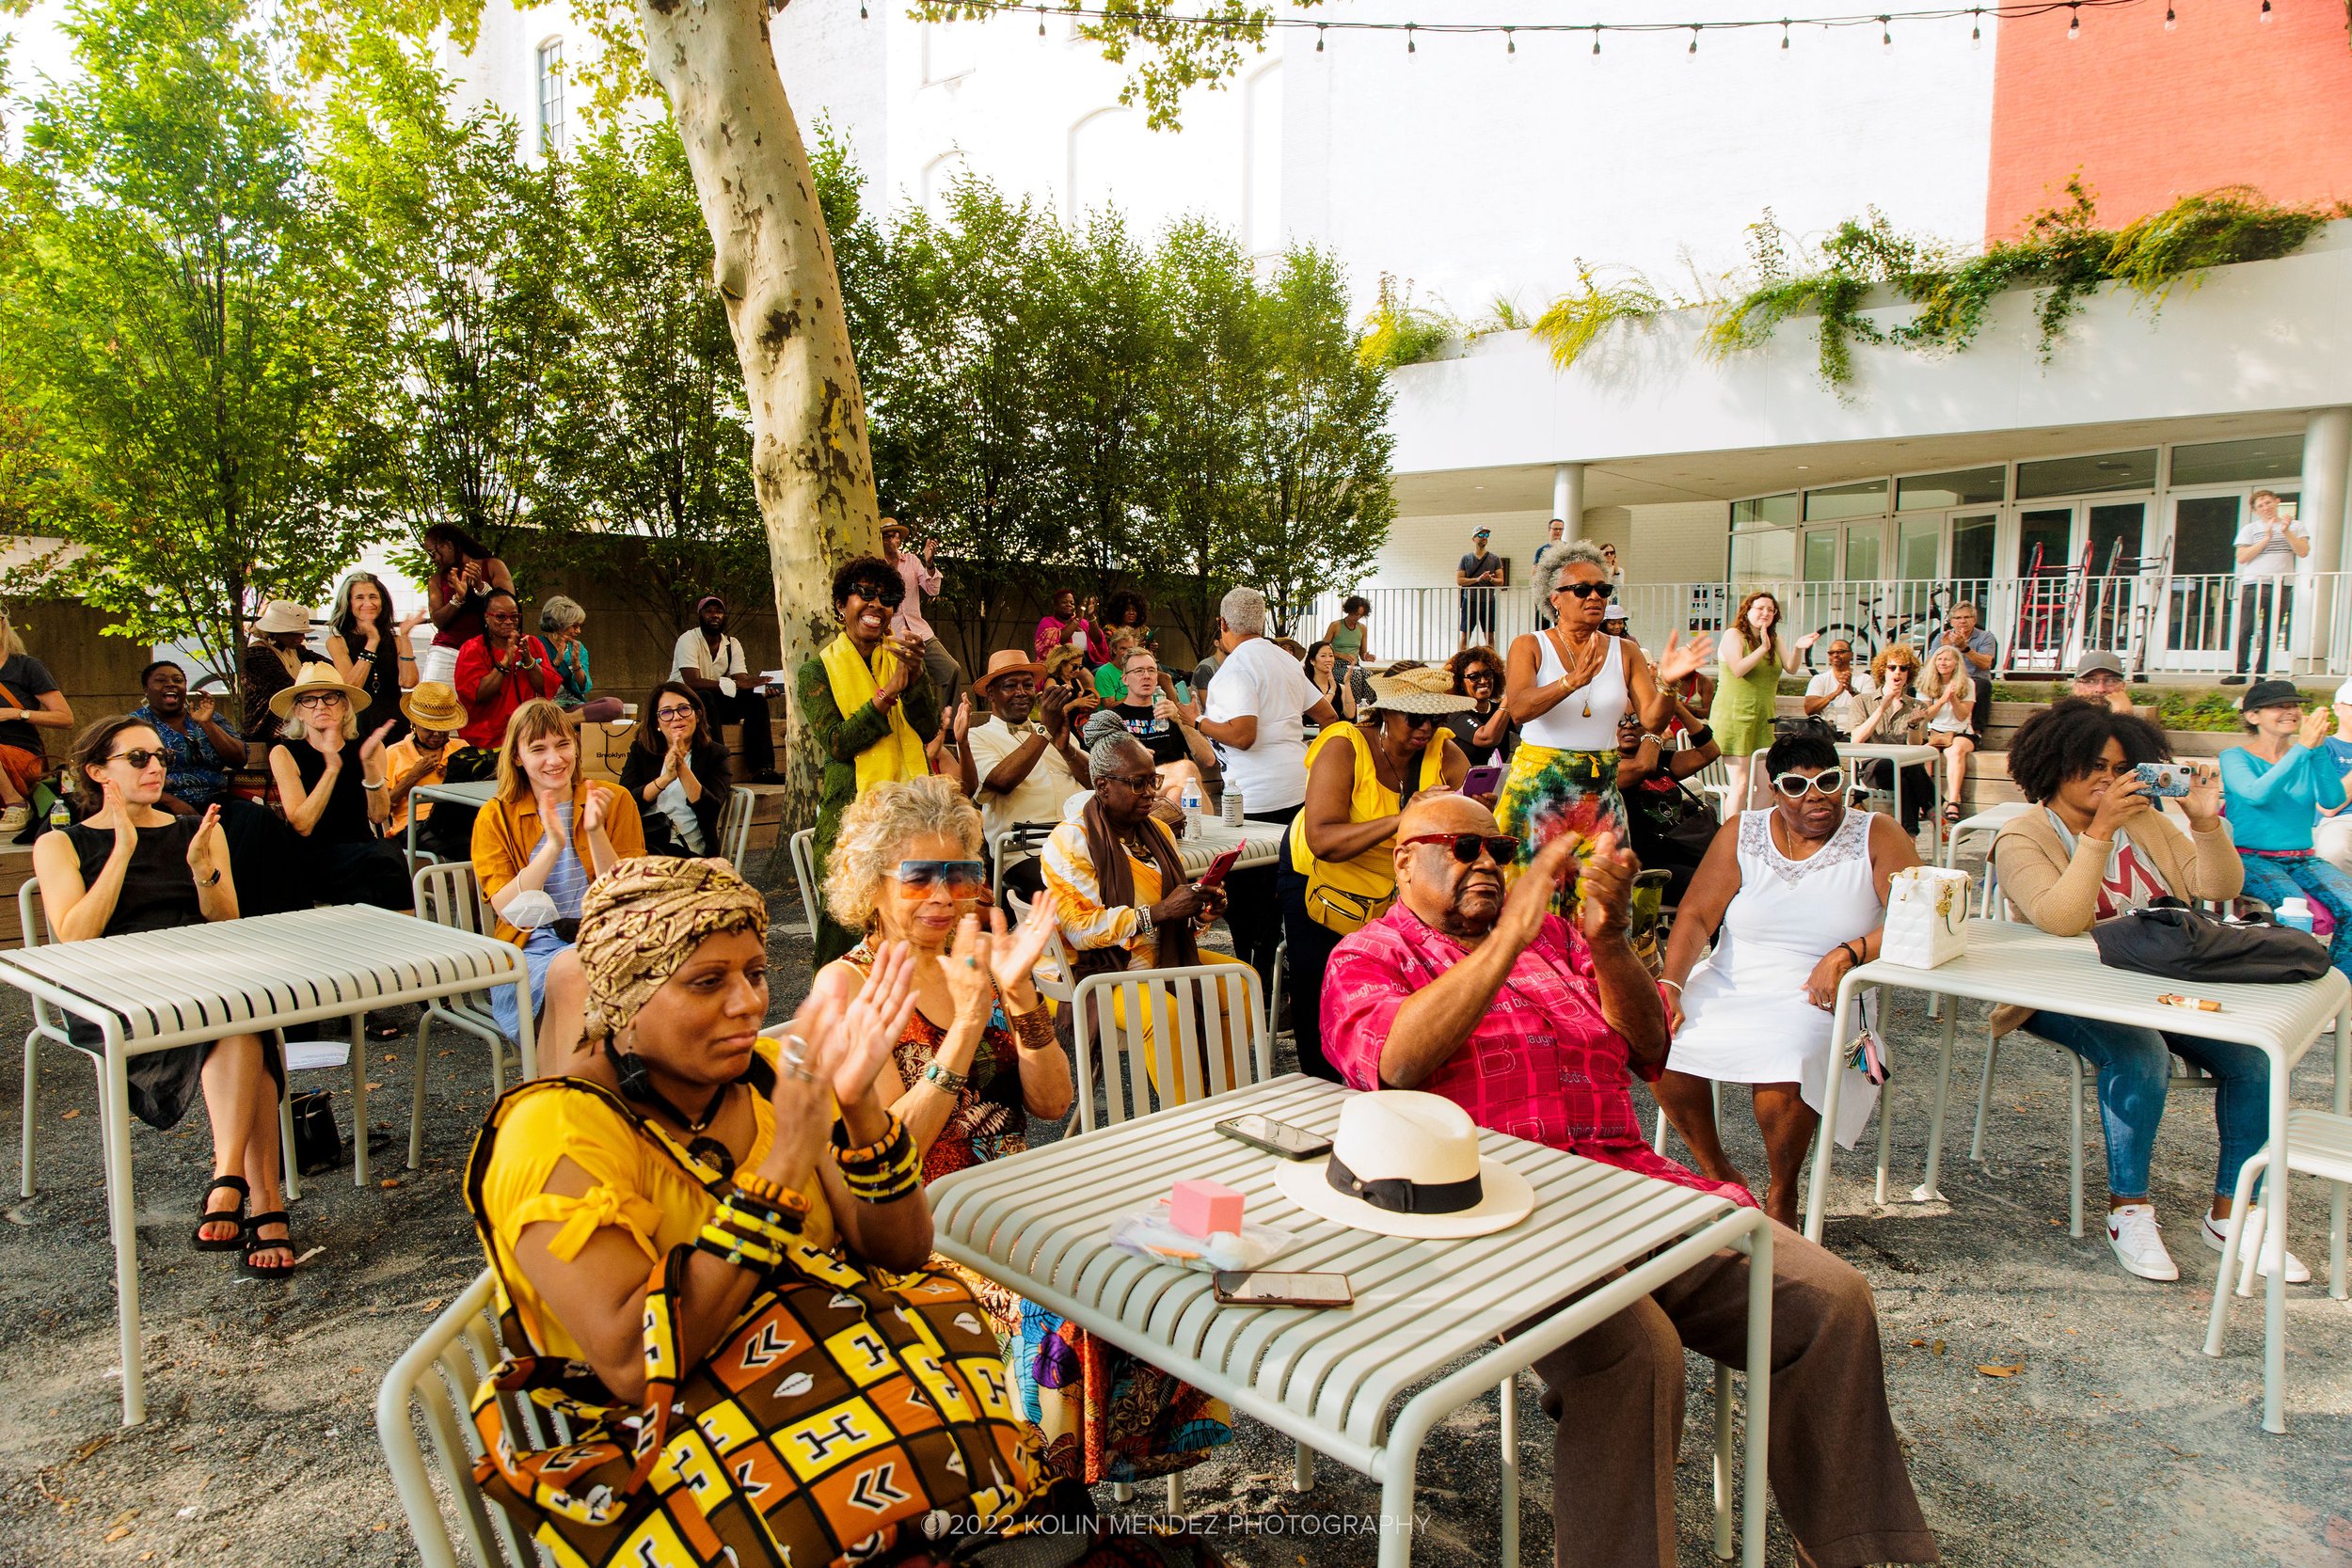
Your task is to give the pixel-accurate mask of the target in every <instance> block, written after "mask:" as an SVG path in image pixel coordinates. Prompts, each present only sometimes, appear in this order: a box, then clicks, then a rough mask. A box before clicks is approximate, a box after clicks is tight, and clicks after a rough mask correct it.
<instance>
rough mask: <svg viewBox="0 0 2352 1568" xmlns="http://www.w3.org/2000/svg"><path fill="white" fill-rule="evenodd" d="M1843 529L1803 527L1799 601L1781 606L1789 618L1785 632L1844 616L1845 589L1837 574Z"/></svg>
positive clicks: (1798, 631) (1800, 630)
mask: <svg viewBox="0 0 2352 1568" xmlns="http://www.w3.org/2000/svg"><path fill="white" fill-rule="evenodd" d="M1844 535H1845V531H1844V530H1843V529H1840V528H1836V527H1831V528H1809V529H1806V530H1805V531H1804V544H1803V546H1802V548H1801V551H1800V555H1801V557H1802V560H1801V562H1800V564H1801V565H1802V566H1803V568H1804V582H1803V583H1802V584H1800V585H1799V587H1798V590H1797V592H1798V595H1799V597H1798V602H1797V603H1795V604H1788V605H1783V606H1781V607H1780V609H1781V613H1782V615H1784V616H1785V617H1787V619H1788V635H1789V636H1791V637H1803V636H1804V634H1805V633H1806V632H1808V631H1811V630H1813V629H1814V628H1815V627H1817V626H1828V625H1831V624H1832V623H1834V622H1839V621H1844V620H1847V619H1848V618H1849V617H1848V616H1847V614H1846V611H1845V609H1844V601H1845V591H1844V588H1843V586H1842V585H1841V582H1840V580H1839V578H1838V572H1837V569H1838V566H1839V564H1840V561H1839V558H1840V555H1841V552H1842V550H1843V547H1844V543H1845V539H1844Z"/></svg>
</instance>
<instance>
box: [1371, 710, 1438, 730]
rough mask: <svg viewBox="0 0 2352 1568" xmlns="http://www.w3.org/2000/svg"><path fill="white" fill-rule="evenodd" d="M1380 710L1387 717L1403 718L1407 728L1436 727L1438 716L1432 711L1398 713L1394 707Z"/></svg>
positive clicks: (1430, 728)
mask: <svg viewBox="0 0 2352 1568" xmlns="http://www.w3.org/2000/svg"><path fill="white" fill-rule="evenodd" d="M1380 711H1381V712H1382V713H1383V714H1384V715H1386V716H1388V717H1391V718H1395V719H1400V720H1403V721H1404V723H1405V727H1406V729H1408V730H1434V729H1436V728H1437V727H1438V716H1437V715H1436V714H1434V713H1399V712H1397V710H1396V709H1394V708H1383V709H1381V710H1380Z"/></svg>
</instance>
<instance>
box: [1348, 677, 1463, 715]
mask: <svg viewBox="0 0 2352 1568" xmlns="http://www.w3.org/2000/svg"><path fill="white" fill-rule="evenodd" d="M1370 680H1371V683H1372V702H1371V703H1370V704H1369V705H1370V706H1372V707H1374V708H1377V709H1379V710H1381V711H1382V712H1386V713H1468V712H1469V711H1470V709H1472V708H1474V707H1476V706H1477V705H1478V704H1477V703H1476V702H1475V701H1473V700H1472V699H1470V698H1469V697H1462V696H1457V695H1455V694H1454V676H1453V674H1452V673H1451V672H1449V671H1447V670H1445V669H1444V668H1442V667H1438V666H1431V665H1422V666H1421V667H1420V668H1418V669H1413V670H1398V671H1395V672H1393V673H1390V674H1386V675H1374V676H1371V677H1370Z"/></svg>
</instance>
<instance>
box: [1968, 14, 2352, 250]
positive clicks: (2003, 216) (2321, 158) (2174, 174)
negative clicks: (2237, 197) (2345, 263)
mask: <svg viewBox="0 0 2352 1568" xmlns="http://www.w3.org/2000/svg"><path fill="white" fill-rule="evenodd" d="M2271 8H2272V10H2271V19H2270V21H2269V22H2267V23H2264V22H2262V21H2261V20H2260V15H2261V9H2262V0H2174V10H2175V12H2176V15H2177V17H2178V23H2177V25H2176V26H2175V27H2174V29H2173V30H2172V31H2170V32H2167V31H2165V26H2164V12H2165V0H2144V3H2143V4H2140V5H2137V6H2122V7H2116V8H2112V9H2092V8H2084V9H2083V10H2082V11H2080V12H2079V13H2075V14H2078V15H2079V16H2080V18H2081V21H2082V36H2081V37H2080V38H2079V39H2076V40H2073V41H2071V42H2070V41H2069V40H2068V39H2067V37H2066V24H2067V18H2068V15H2069V13H2068V12H2067V11H2065V10H2059V11H2056V12H2053V13H2051V14H2049V15H2047V16H2039V17H2031V18H2020V19H2016V20H2012V21H2007V22H2003V23H2002V24H2001V25H2000V34H1999V45H1998V47H1999V55H1998V58H1997V61H1996V64H1995V68H1994V90H1993V152H1992V167H1991V170H1990V174H1991V178H1990V180H1989V182H1988V191H1987V196H1986V202H1985V222H1984V228H1985V237H1986V238H1987V240H1997V239H2002V238H2006V237H2008V236H2009V235H2010V234H2011V233H2013V232H2014V231H2015V230H2016V229H2017V226H2018V224H2019V222H2020V221H2021V220H2022V219H2024V218H2025V217H2026V216H2027V215H2029V214H2032V213H2034V212H2037V211H2039V210H2041V209H2042V208H2043V207H2047V206H2050V205H2053V204H2054V203H2056V202H2057V201H2058V200H2060V199H2062V198H2061V197H2060V196H2059V190H2060V187H2061V186H2062V185H2063V184H2064V183H2065V182H2066V180H2067V178H2068V176H2070V175H2072V174H2073V173H2074V171H2075V170H2076V169H2077V168H2079V169H2081V170H2082V173H2083V176H2084V179H2085V181H2086V182H2087V183H2088V184H2089V186H2090V190H2091V192H2092V194H2093V195H2094V196H2096V197H2097V198H2098V202H2099V215H2100V218H2101V220H2102V221H2103V222H2105V223H2106V224H2108V225H2116V224H2121V223H2124V222H2127V221H2129V220H2130V219H2132V218H2135V217H2137V216H2139V215H2141V214H2145V213H2149V212H2153V211H2155V210H2157V209H2159V208H2162V207H2166V206H2169V205H2170V204H2171V202H2172V201H2173V200H2174V199H2175V198H2179V197H2181V196H2185V195H2187V194H2189V193H2190V192H2194V191H2201V190H2208V189H2211V188H2212V187H2214V186H2216V185H2232V184H2242V185H2252V186H2254V187H2256V188H2257V189H2259V190H2261V191H2262V193H2263V194H2264V195H2265V196H2267V197H2268V198H2271V199H2272V200H2274V201H2284V202H2304V201H2322V200H2339V199H2344V198H2352V48H2348V47H2347V46H2346V39H2345V31H2344V25H2345V24H2344V5H2343V3H2342V0H2271Z"/></svg>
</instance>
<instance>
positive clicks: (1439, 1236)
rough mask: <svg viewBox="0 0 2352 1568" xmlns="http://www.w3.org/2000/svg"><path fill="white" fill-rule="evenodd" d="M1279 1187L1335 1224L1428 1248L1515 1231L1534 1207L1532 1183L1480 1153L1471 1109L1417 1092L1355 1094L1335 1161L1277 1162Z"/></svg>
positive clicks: (1343, 1118) (1343, 1117) (1344, 1112)
mask: <svg viewBox="0 0 2352 1568" xmlns="http://www.w3.org/2000/svg"><path fill="white" fill-rule="evenodd" d="M1274 1184H1275V1186H1277V1187H1278V1188H1279V1189H1280V1190H1281V1194H1282V1196H1284V1197H1286V1198H1289V1199H1290V1200H1291V1201H1292V1202H1293V1203H1295V1204H1297V1205H1298V1206H1299V1207H1300V1208H1301V1209H1304V1210H1306V1211H1307V1212H1310V1213H1312V1214H1319V1215H1321V1216H1322V1217H1323V1218H1325V1219H1327V1220H1334V1221H1337V1222H1338V1223H1339V1224H1341V1225H1344V1226H1350V1227H1354V1228H1355V1229H1358V1230H1371V1231H1376V1232H1377V1233H1379V1234H1380V1235H1383V1236H1412V1237H1418V1238H1421V1239H1422V1240H1426V1241H1447V1240H1453V1239H1456V1238H1459V1237H1464V1236H1484V1235H1486V1234H1488V1233H1490V1232H1492V1231H1496V1230H1503V1229H1507V1228H1509V1227H1512V1226H1515V1225H1517V1224H1518V1223H1519V1221H1521V1220H1523V1219H1525V1218H1526V1217H1527V1216H1528V1214H1529V1213H1530V1212H1533V1211H1534V1207H1535V1190H1534V1188H1533V1187H1531V1186H1529V1185H1528V1184H1527V1178H1525V1177H1523V1176H1521V1175H1520V1174H1519V1173H1518V1172H1517V1171H1515V1170H1513V1169H1512V1168H1511V1167H1510V1166H1508V1165H1505V1164H1501V1163H1499V1162H1497V1161H1494V1160H1489V1159H1487V1158H1486V1157H1485V1156H1483V1155H1481V1154H1480V1153H1479V1152H1478V1127H1477V1124H1476V1123H1474V1122H1473V1121H1471V1120H1470V1113H1469V1112H1468V1111H1465V1110H1463V1109H1462V1107H1460V1106H1459V1105H1456V1104H1455V1103H1454V1101H1451V1100H1448V1099H1446V1098H1445V1097H1444V1096H1442V1095H1435V1094H1424V1093H1422V1092H1421V1091H1420V1090H1417V1089H1381V1090H1378V1091H1377V1092H1375V1093H1372V1094H1359V1095H1352V1096H1350V1097H1349V1098H1348V1101H1347V1102H1346V1103H1345V1104H1344V1105H1342V1106H1341V1107H1340V1126H1339V1131H1338V1132H1334V1133H1333V1134H1332V1135H1331V1154H1330V1157H1329V1158H1328V1159H1327V1160H1326V1161H1324V1162H1323V1163H1321V1164H1317V1163H1315V1162H1314V1161H1311V1160H1278V1161H1276V1162H1275V1165H1274Z"/></svg>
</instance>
